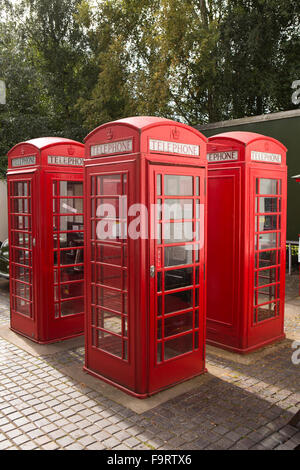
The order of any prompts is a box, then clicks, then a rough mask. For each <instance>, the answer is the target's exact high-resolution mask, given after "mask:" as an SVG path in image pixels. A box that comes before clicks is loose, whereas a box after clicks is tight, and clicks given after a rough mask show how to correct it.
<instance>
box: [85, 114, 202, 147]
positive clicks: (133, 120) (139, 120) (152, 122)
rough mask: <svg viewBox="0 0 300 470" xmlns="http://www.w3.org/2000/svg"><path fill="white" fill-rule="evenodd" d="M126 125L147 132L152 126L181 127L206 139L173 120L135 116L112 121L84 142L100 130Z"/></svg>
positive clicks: (185, 125) (91, 133)
mask: <svg viewBox="0 0 300 470" xmlns="http://www.w3.org/2000/svg"><path fill="white" fill-rule="evenodd" d="M122 124H123V125H124V126H128V127H133V128H135V129H138V130H140V131H142V130H145V129H147V128H150V127H152V126H159V125H170V126H174V125H176V126H179V127H184V128H187V129H189V130H190V131H192V132H194V133H195V134H197V135H198V136H202V138H203V139H205V136H204V135H203V134H201V132H200V131H198V130H197V129H195V128H193V127H191V126H188V125H187V124H183V123H181V122H178V121H173V120H172V119H166V118H161V117H156V116H133V117H128V118H124V119H118V120H117V121H112V122H108V123H105V124H102V125H101V126H98V127H96V128H95V129H94V130H92V131H91V132H90V133H89V134H88V135H87V136H86V137H85V139H84V141H86V140H88V139H89V138H90V137H91V136H92V135H93V134H95V133H96V132H97V131H99V129H101V128H103V127H109V126H113V125H114V126H115V125H122Z"/></svg>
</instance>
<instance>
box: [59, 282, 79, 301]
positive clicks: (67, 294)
mask: <svg viewBox="0 0 300 470" xmlns="http://www.w3.org/2000/svg"><path fill="white" fill-rule="evenodd" d="M60 294H61V298H62V299H68V298H71V297H81V296H83V282H75V283H72V284H62V285H61V287H60Z"/></svg>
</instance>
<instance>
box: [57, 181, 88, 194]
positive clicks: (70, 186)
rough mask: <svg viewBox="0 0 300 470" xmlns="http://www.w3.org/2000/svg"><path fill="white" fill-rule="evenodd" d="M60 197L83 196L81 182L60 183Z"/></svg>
mask: <svg viewBox="0 0 300 470" xmlns="http://www.w3.org/2000/svg"><path fill="white" fill-rule="evenodd" d="M59 194H60V196H63V197H67V196H83V183H82V182H81V181H60V182H59Z"/></svg>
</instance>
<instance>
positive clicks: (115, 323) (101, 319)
mask: <svg viewBox="0 0 300 470" xmlns="http://www.w3.org/2000/svg"><path fill="white" fill-rule="evenodd" d="M98 326H99V327H100V328H103V329H104V330H107V331H111V332H112V333H116V334H119V335H121V334H122V317H121V316H119V315H115V314H113V313H110V312H107V311H105V310H102V309H99V310H98Z"/></svg>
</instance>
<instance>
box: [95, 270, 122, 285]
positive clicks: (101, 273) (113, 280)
mask: <svg viewBox="0 0 300 470" xmlns="http://www.w3.org/2000/svg"><path fill="white" fill-rule="evenodd" d="M96 270H97V273H96V282H97V283H99V284H103V285H105V286H109V287H115V288H117V289H122V269H121V268H119V267H116V266H106V265H105V264H97V266H96Z"/></svg>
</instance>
